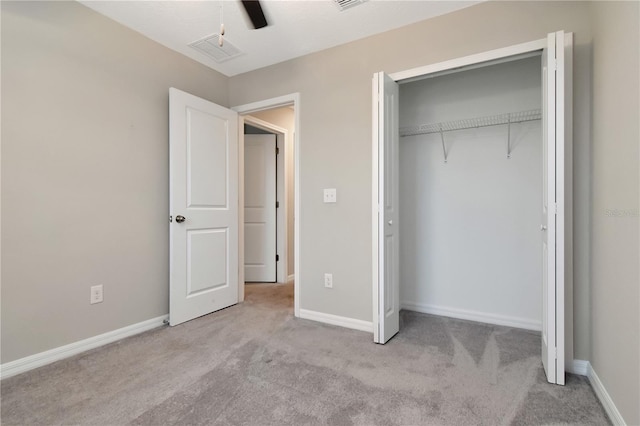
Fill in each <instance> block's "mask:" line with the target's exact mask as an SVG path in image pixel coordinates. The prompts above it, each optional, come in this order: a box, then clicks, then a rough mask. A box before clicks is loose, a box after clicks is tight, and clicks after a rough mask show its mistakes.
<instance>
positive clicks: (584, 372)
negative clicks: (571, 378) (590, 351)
mask: <svg viewBox="0 0 640 426" xmlns="http://www.w3.org/2000/svg"><path fill="white" fill-rule="evenodd" d="M566 369H567V372H568V373H572V374H577V375H579V376H589V361H585V360H583V359H574V360H572V361H571V363H570V364H568V365H567V366H566Z"/></svg>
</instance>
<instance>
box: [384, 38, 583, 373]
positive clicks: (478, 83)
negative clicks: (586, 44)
mask: <svg viewBox="0 0 640 426" xmlns="http://www.w3.org/2000/svg"><path fill="white" fill-rule="evenodd" d="M572 40H573V39H572V34H565V33H564V32H562V31H558V32H556V33H550V34H548V36H547V38H546V39H541V40H537V41H533V42H529V43H523V44H520V45H515V46H510V47H507V48H503V49H497V50H493V51H489V52H484V53H481V54H476V55H471V56H468V57H464V58H459V59H454V60H451V61H447V62H443V63H439V64H434V65H429V66H425V67H420V68H416V69H413V70H408V71H404V72H399V73H395V74H393V75H391V76H389V75H386V74H384V73H383V72H380V73H376V74H374V78H373V145H372V147H373V167H372V169H373V191H372V204H373V209H372V219H373V220H372V221H373V228H372V243H373V244H372V246H373V247H372V248H373V250H372V256H373V313H374V314H373V330H374V341H375V342H376V343H381V344H384V343H386V342H387V341H388V340H389V339H391V338H392V337H393V336H394V335H395V334H396V333H398V332H400V333H402V330H401V329H400V314H399V313H400V310H401V309H405V310H409V311H417V312H423V313H428V314H435V315H440V316H446V317H453V318H460V319H466V320H473V321H477V322H483V323H488V324H497V325H505V326H511V327H515V328H521V329H528V330H535V331H540V332H541V333H540V335H541V358H542V364H543V366H544V369H545V373H546V375H547V379H548V381H549V382H551V383H557V384H564V380H565V377H564V373H565V352H566V356H567V359H571V358H572V355H573V354H572V344H573V340H572V335H571V330H572V328H571V325H572V323H571V316H572V310H571V298H572V294H571V273H570V271H571V257H572V256H571V220H570V217H571V215H570V214H571V210H570V209H571V118H570V117H571V73H572V68H571V67H572V62H571V52H572ZM565 123H566V124H565ZM567 210H568V212H567ZM565 291H566V292H567V294H566V297H565ZM565 318H566V320H565ZM565 322H566V323H567V325H568V331H569V333H567V335H566V338H565Z"/></svg>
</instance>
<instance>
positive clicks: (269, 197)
mask: <svg viewBox="0 0 640 426" xmlns="http://www.w3.org/2000/svg"><path fill="white" fill-rule="evenodd" d="M244 280H245V281H248V282H275V281H276V135H245V136H244Z"/></svg>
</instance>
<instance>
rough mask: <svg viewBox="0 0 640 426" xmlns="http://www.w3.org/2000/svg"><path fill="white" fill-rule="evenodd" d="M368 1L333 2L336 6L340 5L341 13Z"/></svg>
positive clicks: (340, 0) (348, 0)
mask: <svg viewBox="0 0 640 426" xmlns="http://www.w3.org/2000/svg"><path fill="white" fill-rule="evenodd" d="M366 1H367V0H333V2H334V3H335V4H337V5H338V7H339V8H340V11H343V10H347V9H349V8H351V7H353V6H357V5H359V4H362V3H364V2H366Z"/></svg>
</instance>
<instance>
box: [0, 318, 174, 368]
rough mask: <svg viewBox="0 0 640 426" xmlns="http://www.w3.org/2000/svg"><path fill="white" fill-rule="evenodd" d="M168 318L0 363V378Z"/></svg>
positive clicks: (42, 364) (93, 347)
mask: <svg viewBox="0 0 640 426" xmlns="http://www.w3.org/2000/svg"><path fill="white" fill-rule="evenodd" d="M168 318H169V316H168V315H163V316H160V317H157V318H152V319H150V320H146V321H142V322H139V323H137V324H132V325H129V326H127V327H123V328H119V329H117V330H113V331H109V332H107V333H104V334H99V335H97V336H93V337H89V338H88V339H84V340H80V341H78V342H74V343H70V344H68V345H64V346H60V347H58V348H54V349H50V350H48V351H45V352H40V353H38V354H35V355H30V356H27V357H24V358H20V359H17V360H15V361H11V362H7V363H5V364H2V365H0V379H6V378H8V377H11V376H15V375H17V374H20V373H24V372H26V371H29V370H33V369H35V368H38V367H42V366H44V365H47V364H51V363H52V362H55V361H59V360H61V359H64V358H68V357H70V356H73V355H77V354H79V353H82V352H85V351H88V350H89V349H95V348H97V347H100V346H104V345H106V344H109V343H113V342H116V341H118V340H121V339H124V338H126V337H130V336H134V335H136V334H139V333H142V332H145V331H148V330H152V329H154V328H156V327H160V326H161V325H163V324H164V321H165V320H166V319H168Z"/></svg>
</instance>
